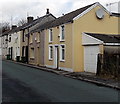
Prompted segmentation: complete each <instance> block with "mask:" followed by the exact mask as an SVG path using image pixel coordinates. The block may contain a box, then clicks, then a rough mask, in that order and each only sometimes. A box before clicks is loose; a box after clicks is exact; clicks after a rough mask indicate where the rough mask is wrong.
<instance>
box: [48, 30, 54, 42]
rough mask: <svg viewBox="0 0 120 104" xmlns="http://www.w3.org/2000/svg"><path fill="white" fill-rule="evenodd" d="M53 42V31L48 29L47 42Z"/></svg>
mask: <svg viewBox="0 0 120 104" xmlns="http://www.w3.org/2000/svg"><path fill="white" fill-rule="evenodd" d="M52 41H53V30H52V29H50V30H49V42H52Z"/></svg>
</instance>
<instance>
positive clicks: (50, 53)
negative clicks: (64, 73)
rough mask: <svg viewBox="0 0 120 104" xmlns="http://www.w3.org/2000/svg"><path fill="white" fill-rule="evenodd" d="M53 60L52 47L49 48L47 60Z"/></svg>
mask: <svg viewBox="0 0 120 104" xmlns="http://www.w3.org/2000/svg"><path fill="white" fill-rule="evenodd" d="M52 59H53V46H49V60H52Z"/></svg>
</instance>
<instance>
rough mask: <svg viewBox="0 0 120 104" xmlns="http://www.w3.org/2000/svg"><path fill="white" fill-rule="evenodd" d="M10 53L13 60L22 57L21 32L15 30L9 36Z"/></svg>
mask: <svg viewBox="0 0 120 104" xmlns="http://www.w3.org/2000/svg"><path fill="white" fill-rule="evenodd" d="M8 53H9V55H10V58H11V59H12V60H16V57H17V56H20V31H16V29H13V30H12V31H11V32H10V33H9V35H8Z"/></svg>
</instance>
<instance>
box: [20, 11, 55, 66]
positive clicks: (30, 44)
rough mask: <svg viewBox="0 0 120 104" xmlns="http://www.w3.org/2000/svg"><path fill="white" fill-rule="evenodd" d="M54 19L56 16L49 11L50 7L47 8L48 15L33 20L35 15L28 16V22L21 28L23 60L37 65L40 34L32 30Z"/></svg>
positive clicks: (21, 54) (21, 53)
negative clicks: (35, 33)
mask: <svg viewBox="0 0 120 104" xmlns="http://www.w3.org/2000/svg"><path fill="white" fill-rule="evenodd" d="M53 19H55V17H54V16H53V15H52V14H51V13H49V9H47V13H46V15H44V16H42V17H38V18H37V19H35V20H33V17H28V18H27V20H28V23H27V24H26V25H25V26H23V28H22V29H21V42H20V43H21V47H20V56H21V59H22V60H23V62H27V63H29V64H35V65H37V64H38V63H39V62H36V58H37V57H38V56H39V48H37V49H38V51H37V52H36V44H37V45H38V46H39V41H38V39H39V36H38V35H34V34H33V33H32V31H33V30H35V29H36V28H37V27H39V25H42V24H44V23H46V22H48V21H51V20H53ZM36 42H37V43H36ZM35 43H36V44H35ZM34 60H35V61H34Z"/></svg>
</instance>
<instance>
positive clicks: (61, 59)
mask: <svg viewBox="0 0 120 104" xmlns="http://www.w3.org/2000/svg"><path fill="white" fill-rule="evenodd" d="M62 46H64V48H62ZM62 49H64V59H63V56H62V55H63V54H62ZM65 55H66V45H65V44H61V45H60V61H62V62H64V61H65V57H66V56H65Z"/></svg>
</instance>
